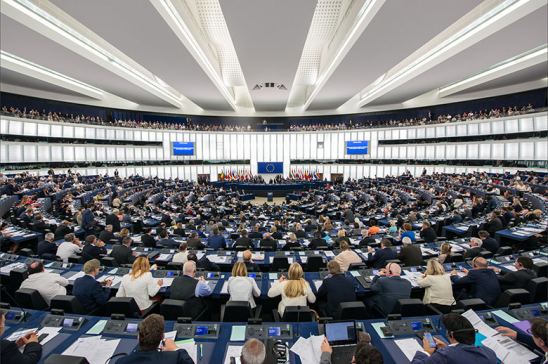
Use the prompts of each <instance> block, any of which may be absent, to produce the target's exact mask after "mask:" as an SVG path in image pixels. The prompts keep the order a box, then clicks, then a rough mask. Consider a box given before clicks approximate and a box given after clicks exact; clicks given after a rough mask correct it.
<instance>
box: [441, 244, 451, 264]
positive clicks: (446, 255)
mask: <svg viewBox="0 0 548 364" xmlns="http://www.w3.org/2000/svg"><path fill="white" fill-rule="evenodd" d="M438 261H439V262H440V263H441V264H443V263H445V262H447V263H449V262H450V261H451V244H449V243H443V244H441V247H440V255H439V256H438Z"/></svg>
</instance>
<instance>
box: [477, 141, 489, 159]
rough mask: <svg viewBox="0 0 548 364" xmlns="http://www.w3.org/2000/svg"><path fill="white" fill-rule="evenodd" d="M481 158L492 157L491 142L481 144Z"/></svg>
mask: <svg viewBox="0 0 548 364" xmlns="http://www.w3.org/2000/svg"><path fill="white" fill-rule="evenodd" d="M479 159H491V144H483V143H482V144H480V145H479Z"/></svg>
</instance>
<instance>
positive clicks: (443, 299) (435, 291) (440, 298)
mask: <svg viewBox="0 0 548 364" xmlns="http://www.w3.org/2000/svg"><path fill="white" fill-rule="evenodd" d="M417 284H418V285H419V286H420V287H422V288H425V291H424V297H423V302H424V303H425V304H431V305H432V306H434V307H436V308H437V309H439V310H440V311H442V312H443V313H448V312H450V311H451V306H452V305H454V304H455V298H454V297H453V286H452V284H451V277H450V276H449V274H445V271H444V269H443V266H442V265H441V264H440V262H439V261H438V260H437V259H436V258H433V259H430V260H428V263H427V264H426V272H425V273H424V275H423V276H422V277H421V278H419V279H417Z"/></svg>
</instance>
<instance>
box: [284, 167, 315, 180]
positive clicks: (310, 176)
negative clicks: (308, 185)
mask: <svg viewBox="0 0 548 364" xmlns="http://www.w3.org/2000/svg"><path fill="white" fill-rule="evenodd" d="M289 179H294V180H300V181H318V180H320V179H321V174H320V172H318V171H317V170H315V171H310V170H308V169H302V168H292V169H291V171H289Z"/></svg>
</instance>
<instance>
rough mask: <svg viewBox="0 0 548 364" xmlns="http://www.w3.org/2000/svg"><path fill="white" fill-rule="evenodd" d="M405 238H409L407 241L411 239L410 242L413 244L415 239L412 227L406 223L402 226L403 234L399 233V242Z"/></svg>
mask: <svg viewBox="0 0 548 364" xmlns="http://www.w3.org/2000/svg"><path fill="white" fill-rule="evenodd" d="M406 236H408V237H409V239H411V241H412V242H413V243H414V242H415V241H416V240H417V239H416V237H415V232H414V231H413V225H411V224H410V223H408V222H406V223H405V224H403V232H402V233H401V236H400V242H401V241H402V240H403V238H405V237H406Z"/></svg>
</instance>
